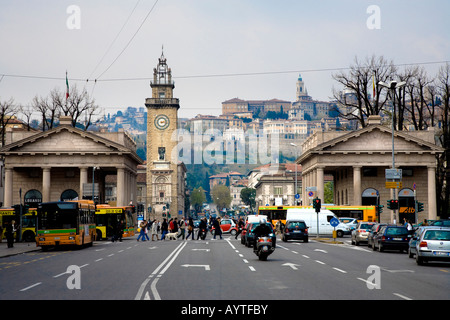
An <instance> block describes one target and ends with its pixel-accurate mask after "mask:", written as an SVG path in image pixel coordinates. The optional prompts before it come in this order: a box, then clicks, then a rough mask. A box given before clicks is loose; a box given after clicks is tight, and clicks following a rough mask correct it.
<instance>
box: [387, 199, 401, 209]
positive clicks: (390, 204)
mask: <svg viewBox="0 0 450 320" xmlns="http://www.w3.org/2000/svg"><path fill="white" fill-rule="evenodd" d="M387 207H388V209H391V210H397V209H398V208H399V206H398V200H388V201H387Z"/></svg>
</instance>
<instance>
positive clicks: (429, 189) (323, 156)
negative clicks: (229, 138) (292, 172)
mask: <svg viewBox="0 0 450 320" xmlns="http://www.w3.org/2000/svg"><path fill="white" fill-rule="evenodd" d="M380 120H381V118H380V117H379V116H371V117H369V125H368V126H366V127H365V128H363V129H360V130H357V131H351V132H337V131H333V132H331V131H330V132H316V133H314V134H313V135H312V136H311V137H310V138H308V139H307V140H306V141H305V143H304V144H303V154H302V155H301V156H300V157H299V158H298V159H297V163H298V164H301V165H302V174H303V199H308V197H307V193H306V192H307V191H306V189H307V187H317V192H316V195H315V196H318V197H319V198H320V199H323V198H324V175H325V174H332V175H333V176H334V203H335V204H338V205H376V204H380V205H383V206H384V210H383V213H382V215H381V217H380V220H381V222H389V223H393V222H397V223H400V222H402V221H403V218H406V219H409V220H411V221H415V220H416V219H415V216H416V214H415V212H414V210H413V209H414V194H415V199H416V200H417V201H419V202H422V203H424V211H423V212H420V213H419V214H418V220H419V222H420V221H423V219H436V217H437V204H436V203H437V200H436V155H437V154H439V153H442V152H443V149H442V148H441V147H439V146H436V144H435V140H434V132H433V131H408V132H406V131H395V132H394V146H395V152H394V155H395V168H396V169H402V172H403V178H402V187H401V188H399V189H397V190H396V189H387V188H386V184H385V182H386V178H385V169H390V168H392V131H391V129H390V128H388V127H387V126H383V125H381V124H380ZM394 190H396V191H394ZM394 192H398V199H399V204H400V210H399V211H397V212H398V216H396V215H394V213H393V211H391V210H389V209H387V200H389V199H393V196H394Z"/></svg>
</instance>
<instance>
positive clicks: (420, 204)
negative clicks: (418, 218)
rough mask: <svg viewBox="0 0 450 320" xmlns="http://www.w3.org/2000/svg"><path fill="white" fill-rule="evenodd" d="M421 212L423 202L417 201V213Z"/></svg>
mask: <svg viewBox="0 0 450 320" xmlns="http://www.w3.org/2000/svg"><path fill="white" fill-rule="evenodd" d="M422 211H423V202H419V201H417V212H422Z"/></svg>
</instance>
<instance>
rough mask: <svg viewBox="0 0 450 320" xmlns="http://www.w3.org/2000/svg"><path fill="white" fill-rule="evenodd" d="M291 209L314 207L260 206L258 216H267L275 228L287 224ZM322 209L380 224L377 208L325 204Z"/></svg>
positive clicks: (339, 215) (340, 216)
mask: <svg viewBox="0 0 450 320" xmlns="http://www.w3.org/2000/svg"><path fill="white" fill-rule="evenodd" d="M289 208H310V209H312V208H313V207H312V206H260V207H259V208H258V214H262V215H267V219H268V220H269V221H270V222H272V224H273V225H274V226H275V225H276V223H277V222H278V221H281V223H283V224H286V213H287V210H288V209H289ZM321 208H322V209H327V210H330V211H332V212H333V213H334V214H335V215H336V216H337V217H338V218H342V217H349V218H355V219H357V220H359V221H372V222H378V215H377V210H376V206H335V205H332V204H324V205H322V206H321Z"/></svg>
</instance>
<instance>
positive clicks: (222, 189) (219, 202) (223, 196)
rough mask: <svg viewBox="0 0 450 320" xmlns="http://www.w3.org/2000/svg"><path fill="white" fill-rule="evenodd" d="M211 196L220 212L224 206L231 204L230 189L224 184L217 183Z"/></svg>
mask: <svg viewBox="0 0 450 320" xmlns="http://www.w3.org/2000/svg"><path fill="white" fill-rule="evenodd" d="M211 198H212V200H213V202H214V204H215V205H216V206H217V210H218V211H219V212H220V211H221V210H222V209H223V208H229V207H230V204H231V194H230V189H228V187H227V186H225V185H223V184H217V185H215V186H214V187H213V188H212V190H211Z"/></svg>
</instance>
